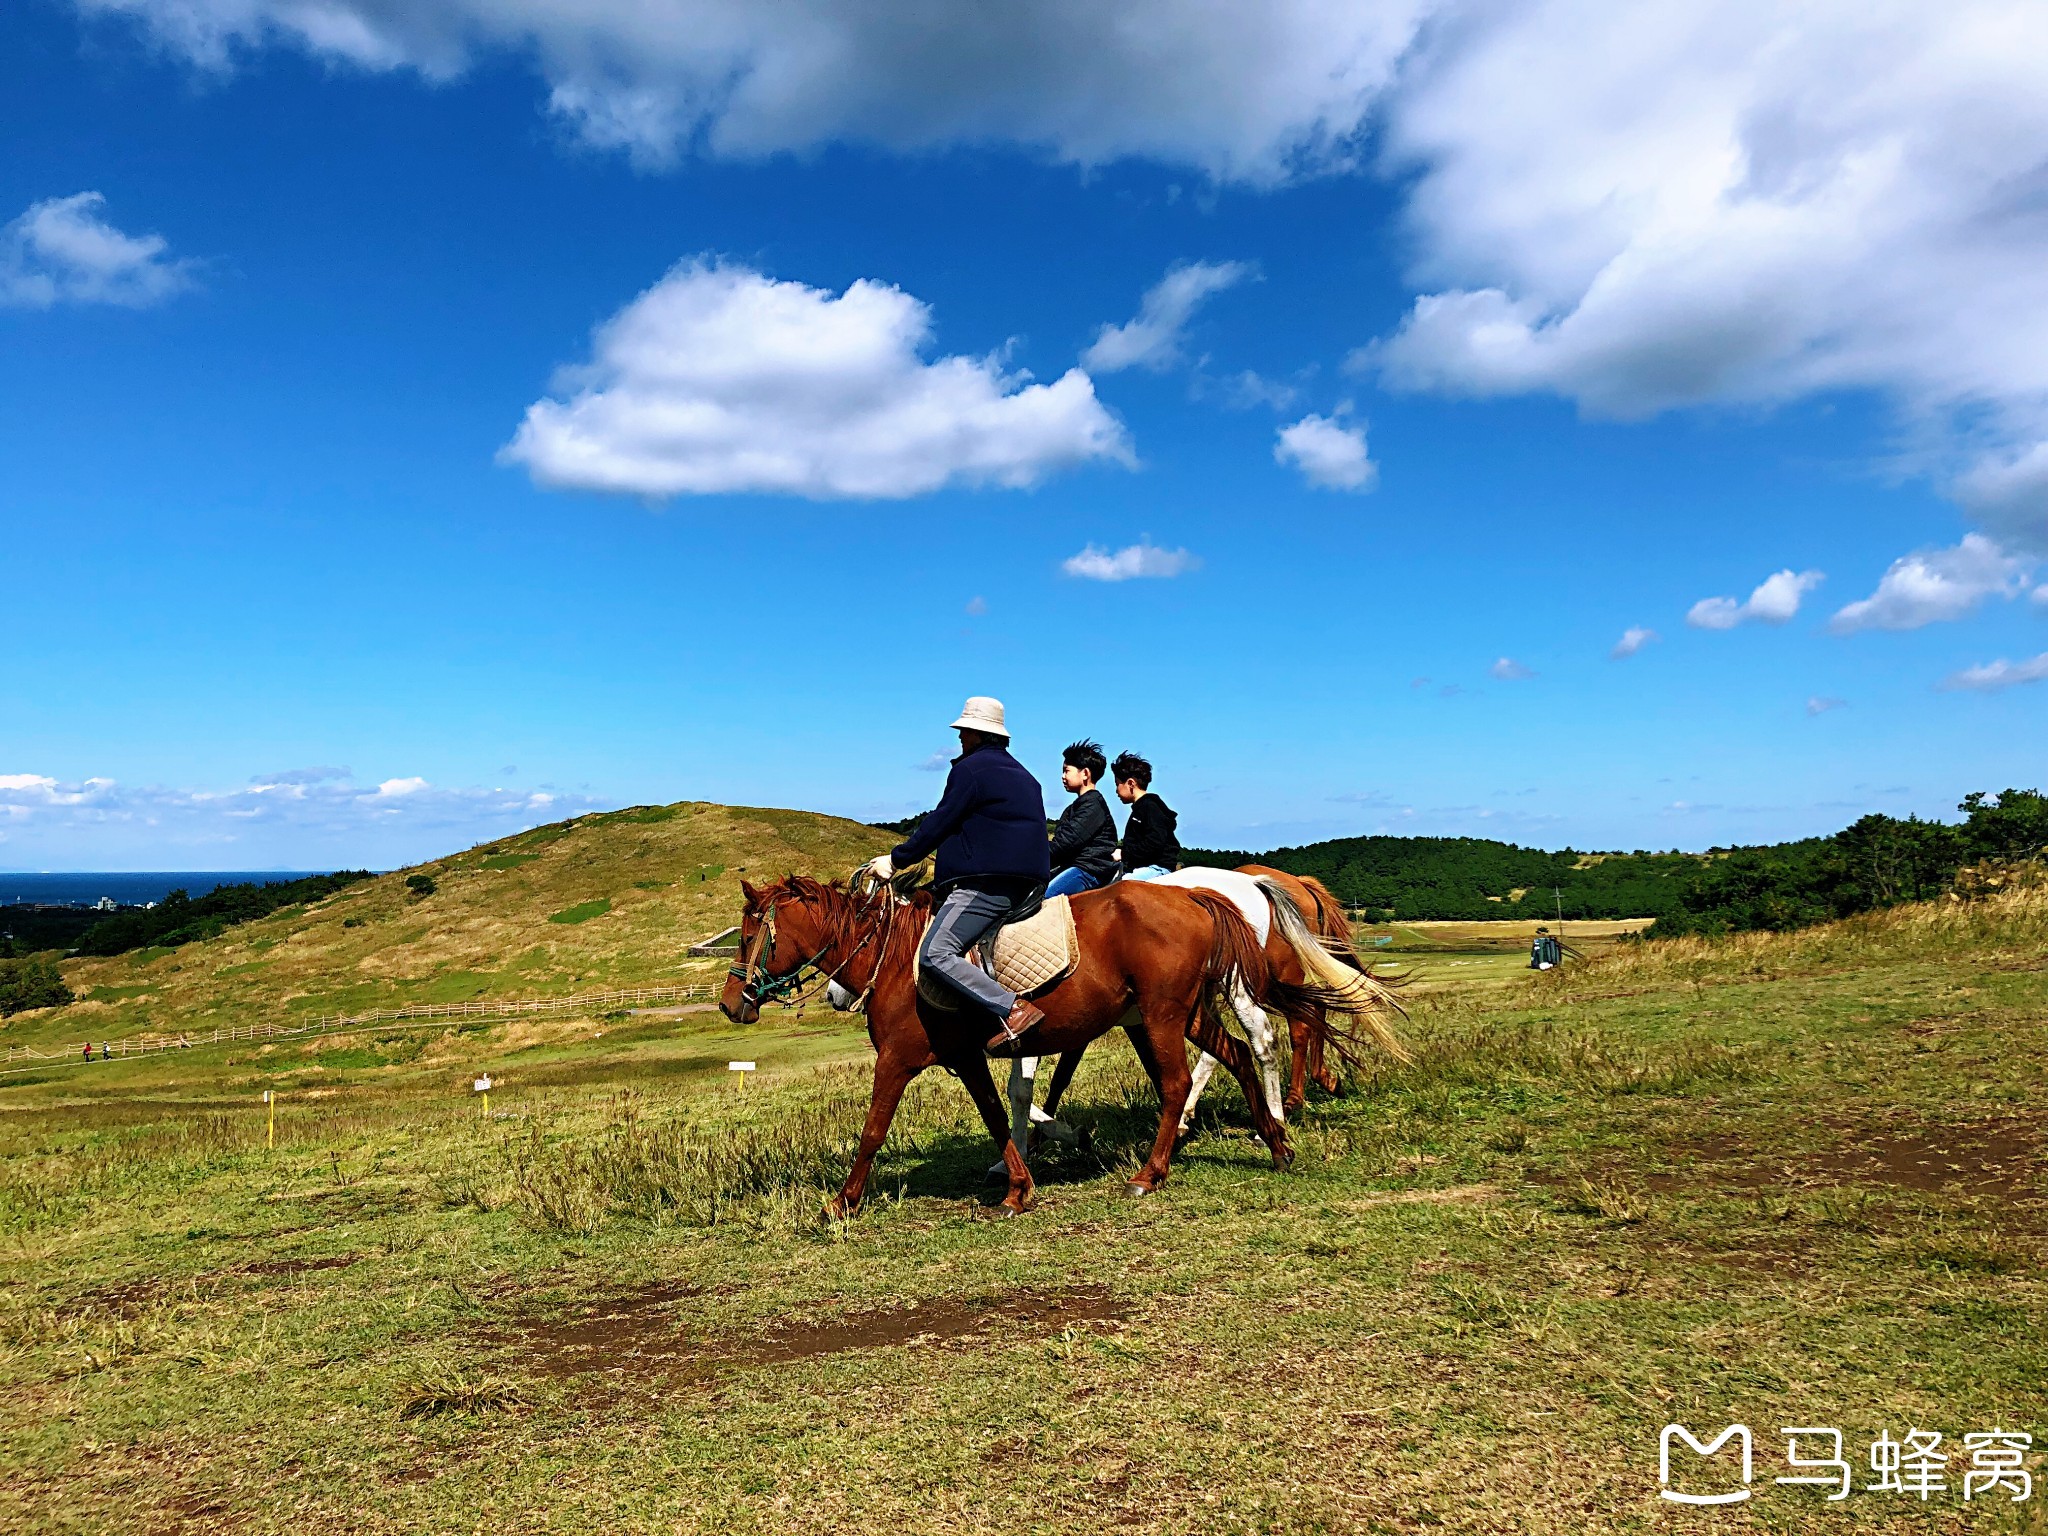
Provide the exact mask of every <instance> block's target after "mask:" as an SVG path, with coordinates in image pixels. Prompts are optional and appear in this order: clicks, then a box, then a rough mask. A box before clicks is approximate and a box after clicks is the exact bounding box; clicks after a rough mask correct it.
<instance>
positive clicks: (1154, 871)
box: [1124, 864, 1173, 880]
mask: <svg viewBox="0 0 2048 1536" xmlns="http://www.w3.org/2000/svg"><path fill="white" fill-rule="evenodd" d="M1172 873H1173V871H1172V870H1170V869H1168V868H1167V867H1166V866H1165V865H1164V864H1147V865H1144V866H1143V867H1141V868H1138V869H1127V870H1125V871H1124V878H1125V879H1126V880H1157V879H1158V878H1159V877H1160V876H1161V875H1170V874H1172Z"/></svg>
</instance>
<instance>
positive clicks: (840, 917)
mask: <svg viewBox="0 0 2048 1536" xmlns="http://www.w3.org/2000/svg"><path fill="white" fill-rule="evenodd" d="M820 889H821V890H823V889H826V888H825V887H820ZM883 899H884V902H885V903H886V905H885V906H884V909H883V914H882V920H881V922H880V923H879V924H877V925H875V926H873V927H870V928H869V929H868V931H867V933H866V934H865V935H863V936H862V938H861V940H860V942H859V943H858V944H855V945H854V946H853V948H852V949H851V950H850V951H849V952H848V953H847V955H846V957H845V958H844V959H843V960H841V961H839V962H838V963H837V964H836V965H834V966H831V967H830V968H829V969H828V968H827V967H824V966H821V965H819V963H818V962H819V961H820V960H822V959H823V958H824V957H825V955H826V953H827V952H828V951H830V950H831V949H832V948H834V947H835V946H836V945H838V944H839V943H841V942H842V941H843V940H844V939H845V937H846V933H845V929H846V927H847V926H848V922H849V919H851V918H855V917H859V916H862V915H864V913H863V911H862V908H861V907H860V906H859V905H858V904H857V900H856V898H854V897H853V896H852V895H851V893H849V894H848V897H847V905H846V906H845V907H844V908H843V909H841V911H840V912H839V913H837V914H836V915H835V916H834V917H833V919H832V923H831V926H830V928H828V929H827V931H826V934H825V939H824V942H823V943H822V944H820V945H819V946H818V948H817V949H816V950H814V951H813V952H812V953H811V954H810V955H809V956H808V957H806V958H805V959H802V960H799V961H798V962H797V963H796V964H795V965H793V966H791V967H790V968H789V969H788V970H786V971H772V970H770V969H768V965H767V957H768V956H769V955H771V954H773V953H774V950H775V902H774V900H773V899H772V898H771V899H770V901H769V903H768V908H767V910H766V911H765V912H764V913H763V914H762V918H761V927H760V929H759V930H758V931H757V932H756V933H755V935H754V943H753V945H752V947H751V950H750V952H749V953H747V954H744V955H742V956H741V957H740V961H741V962H742V963H739V964H735V965H733V966H732V967H731V968H730V969H729V970H728V971H727V972H726V975H727V976H731V977H738V978H739V983H740V998H741V1000H742V1001H743V1002H746V1003H749V1004H751V1005H752V1006H753V1007H754V1008H755V1009H756V1010H759V1009H760V1008H762V1007H764V1006H765V1005H767V1004H769V1003H774V1002H786V1003H788V1004H789V1005H791V1006H795V1005H798V1004H801V1003H805V1002H808V1001H809V1000H810V999H811V998H812V997H814V996H816V995H817V992H818V991H819V989H820V988H822V987H824V986H825V985H827V984H829V983H831V982H835V981H839V975H840V973H841V972H842V971H844V970H845V969H846V968H847V967H848V966H850V965H852V964H853V962H854V961H855V960H857V959H858V958H859V957H860V953H861V951H862V950H864V949H866V948H867V947H868V945H869V944H870V943H872V942H873V941H874V940H875V939H877V938H880V940H881V944H880V945H879V947H878V948H877V950H876V952H875V964H874V969H873V970H872V971H871V972H870V973H869V976H868V984H867V988H866V990H864V991H863V992H862V993H861V994H860V997H859V999H858V1000H857V1001H856V1002H855V1004H854V1007H855V1008H856V1009H857V1010H858V1009H865V1008H866V1007H867V1004H868V999H869V998H871V997H873V996H874V995H875V984H876V983H877V982H878V981H880V980H881V977H882V962H883V961H884V960H885V959H886V958H887V957H888V953H889V939H890V937H891V936H892V934H893V933H894V931H895V926H896V909H897V908H898V907H900V906H904V905H907V903H904V902H901V901H898V900H897V899H895V897H894V896H893V895H890V896H885V897H884V898H883ZM810 970H816V971H817V972H818V980H817V984H816V985H815V986H812V987H811V988H810V989H809V990H808V991H806V990H805V981H804V973H805V972H806V971H810ZM840 985H842V986H844V985H845V983H843V982H841V983H840Z"/></svg>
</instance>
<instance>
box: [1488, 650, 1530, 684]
mask: <svg viewBox="0 0 2048 1536" xmlns="http://www.w3.org/2000/svg"><path fill="white" fill-rule="evenodd" d="M1486 675H1487V676H1488V677H1490V678H1492V679H1494V681H1496V682H1501V683H1519V682H1523V681H1526V680H1527V679H1529V678H1532V677H1534V676H1535V675H1536V674H1535V673H1534V672H1532V671H1531V670H1530V669H1529V668H1527V667H1525V666H1523V665H1522V664H1521V663H1520V662H1519V661H1516V660H1515V659H1514V658H1513V657H1510V656H1503V657H1501V658H1500V660H1498V661H1496V662H1495V663H1494V664H1493V665H1492V666H1490V667H1488V668H1487V669H1486Z"/></svg>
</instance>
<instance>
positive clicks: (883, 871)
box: [868, 853, 896, 880]
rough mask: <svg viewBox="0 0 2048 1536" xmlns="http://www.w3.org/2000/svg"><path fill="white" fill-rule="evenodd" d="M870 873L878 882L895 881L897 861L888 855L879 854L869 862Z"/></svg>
mask: <svg viewBox="0 0 2048 1536" xmlns="http://www.w3.org/2000/svg"><path fill="white" fill-rule="evenodd" d="M868 873H869V874H871V875H873V876H874V877H875V878H876V879H877V880H893V879H894V878H895V877H896V864H895V861H894V860H892V859H891V858H890V857H889V855H888V854H886V853H884V854H878V855H877V856H876V857H874V858H872V859H870V860H868Z"/></svg>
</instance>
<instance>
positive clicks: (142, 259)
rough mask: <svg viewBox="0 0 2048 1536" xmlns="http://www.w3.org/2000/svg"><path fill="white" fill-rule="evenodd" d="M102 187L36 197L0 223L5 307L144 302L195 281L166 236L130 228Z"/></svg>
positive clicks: (1, 302)
mask: <svg viewBox="0 0 2048 1536" xmlns="http://www.w3.org/2000/svg"><path fill="white" fill-rule="evenodd" d="M106 201H107V200H106V199H105V198H104V197H102V196H101V195H100V194H99V193H97V192H77V193H73V194H72V195H71V196H70V197H53V198H48V199H46V200H45V201H43V202H40V203H32V204H31V205H30V206H29V209H28V211H27V212H26V213H24V214H22V215H21V217H19V218H18V219H16V220H14V221H13V222H12V223H11V224H8V225H7V226H6V227H5V228H0V306H5V307H13V308H16V309H49V308H51V307H53V306H54V305H58V304H119V305H124V306H126V307H128V308H130V309H142V308H146V307H147V306H149V305H151V304H155V303H158V302H160V301H161V300H164V299H167V298H169V297H170V296H171V295H172V294H175V293H180V292H182V291H183V290H185V289H187V288H190V287H192V286H193V276H192V263H191V262H189V261H172V260H169V259H168V258H167V257H166V256H165V254H164V253H165V252H166V251H167V250H169V249H170V246H169V242H167V241H166V240H165V239H164V237H163V236H161V235H124V234H122V233H121V231H120V230H118V229H116V228H114V226H113V225H111V224H109V223H108V222H107V221H106V220H105V219H103V218H101V217H100V213H99V210H100V209H101V208H103V207H104V206H106Z"/></svg>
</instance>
